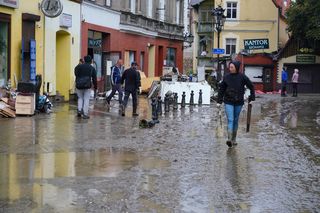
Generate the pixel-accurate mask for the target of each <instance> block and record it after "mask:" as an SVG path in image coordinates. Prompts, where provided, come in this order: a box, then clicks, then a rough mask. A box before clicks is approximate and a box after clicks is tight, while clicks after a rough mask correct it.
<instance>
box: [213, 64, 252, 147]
mask: <svg viewBox="0 0 320 213" xmlns="http://www.w3.org/2000/svg"><path fill="white" fill-rule="evenodd" d="M239 69H240V62H239V61H233V62H230V64H229V70H230V73H229V74H227V75H226V76H225V77H224V78H223V81H222V82H221V83H220V88H219V93H218V104H217V106H218V108H220V105H221V104H222V102H224V104H225V112H226V115H227V118H228V140H227V142H226V144H227V145H228V146H229V147H232V146H233V145H237V143H236V137H237V131H238V122H239V115H240V112H241V109H242V106H243V104H244V100H243V96H244V92H245V86H246V87H247V88H249V89H250V96H249V102H251V101H254V100H255V91H254V87H253V84H252V83H251V81H250V79H249V78H248V77H247V76H246V75H244V74H242V73H240V72H239Z"/></svg>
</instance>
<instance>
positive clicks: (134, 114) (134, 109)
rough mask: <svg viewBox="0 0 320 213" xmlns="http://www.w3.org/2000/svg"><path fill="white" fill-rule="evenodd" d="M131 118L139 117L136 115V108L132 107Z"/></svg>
mask: <svg viewBox="0 0 320 213" xmlns="http://www.w3.org/2000/svg"><path fill="white" fill-rule="evenodd" d="M132 116H134V117H136V116H139V114H138V113H137V106H134V107H133V110H132Z"/></svg>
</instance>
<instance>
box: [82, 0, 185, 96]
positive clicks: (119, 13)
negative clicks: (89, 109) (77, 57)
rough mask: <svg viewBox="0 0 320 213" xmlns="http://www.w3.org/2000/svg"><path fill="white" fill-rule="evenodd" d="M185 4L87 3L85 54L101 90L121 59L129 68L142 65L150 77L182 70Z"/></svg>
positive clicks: (148, 0) (163, 0) (142, 0)
mask: <svg viewBox="0 0 320 213" xmlns="http://www.w3.org/2000/svg"><path fill="white" fill-rule="evenodd" d="M183 5H184V2H183V1H182V0H178V1H170V0H156V1H154V0H110V1H105V0H95V1H89V0H86V1H83V4H82V32H81V36H82V43H81V55H82V56H84V55H87V54H89V55H91V56H92V57H93V58H94V61H95V65H94V66H95V67H96V68H97V73H98V88H99V91H105V90H106V89H107V87H108V79H109V77H108V75H109V74H110V67H111V66H112V65H113V64H115V62H116V61H117V59H123V61H124V65H125V68H128V67H129V66H130V63H131V62H132V61H136V62H138V64H139V67H140V70H141V71H143V72H144V73H145V74H146V76H148V77H154V76H161V75H162V70H163V69H164V67H172V66H176V67H178V69H179V70H180V71H181V70H182V68H183V12H184V10H183ZM92 13H95V14H97V15H96V16H92Z"/></svg>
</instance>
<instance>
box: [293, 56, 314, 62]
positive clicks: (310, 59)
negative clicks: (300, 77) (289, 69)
mask: <svg viewBox="0 0 320 213" xmlns="http://www.w3.org/2000/svg"><path fill="white" fill-rule="evenodd" d="M296 62H297V63H304V64H314V63H316V56H315V55H296Z"/></svg>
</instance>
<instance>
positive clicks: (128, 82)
mask: <svg viewBox="0 0 320 213" xmlns="http://www.w3.org/2000/svg"><path fill="white" fill-rule="evenodd" d="M137 66H138V64H137V63H136V62H132V63H131V67H130V68H129V69H127V70H125V71H124V73H123V75H122V78H121V84H123V83H124V82H125V86H124V94H125V95H124V100H123V104H122V108H121V112H122V116H125V110H126V106H127V103H128V99H129V96H130V94H131V97H132V108H133V111H132V116H138V115H139V114H138V113H137V99H138V97H137V90H138V89H139V85H140V80H139V77H140V76H139V74H138V72H137Z"/></svg>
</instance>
